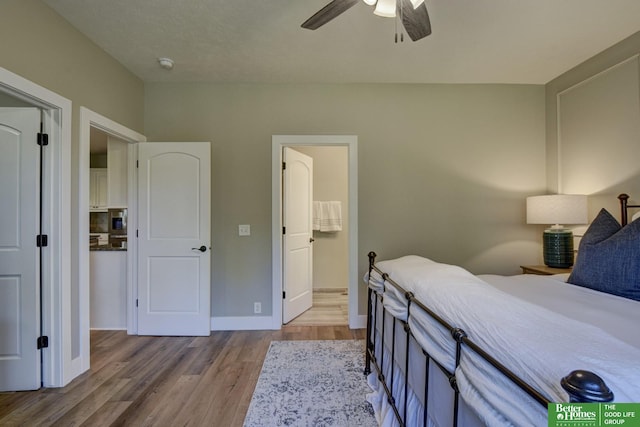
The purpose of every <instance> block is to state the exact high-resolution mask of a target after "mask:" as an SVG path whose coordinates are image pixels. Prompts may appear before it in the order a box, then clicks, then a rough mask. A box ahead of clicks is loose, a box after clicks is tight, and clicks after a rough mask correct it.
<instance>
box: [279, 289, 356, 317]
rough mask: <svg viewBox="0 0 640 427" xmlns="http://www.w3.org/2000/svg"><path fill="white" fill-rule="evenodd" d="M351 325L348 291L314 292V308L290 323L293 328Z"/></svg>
mask: <svg viewBox="0 0 640 427" xmlns="http://www.w3.org/2000/svg"><path fill="white" fill-rule="evenodd" d="M348 324H349V296H348V294H347V290H346V289H337V290H331V291H329V290H325V291H314V292H313V302H312V307H311V308H310V309H309V310H307V311H305V312H304V313H302V314H301V315H300V316H298V317H296V318H295V319H293V320H292V321H291V322H289V325H292V326H335V325H348Z"/></svg>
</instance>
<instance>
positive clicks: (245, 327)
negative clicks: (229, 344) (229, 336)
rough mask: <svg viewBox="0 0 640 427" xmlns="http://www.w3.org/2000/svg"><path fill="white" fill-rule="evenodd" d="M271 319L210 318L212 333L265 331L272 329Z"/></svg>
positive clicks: (243, 317)
mask: <svg viewBox="0 0 640 427" xmlns="http://www.w3.org/2000/svg"><path fill="white" fill-rule="evenodd" d="M271 325H272V319H271V317H269V316H228V317H212V318H211V330H212V331H265V330H272V329H280V328H279V327H278V328H272V327H271Z"/></svg>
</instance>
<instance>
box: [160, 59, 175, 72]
mask: <svg viewBox="0 0 640 427" xmlns="http://www.w3.org/2000/svg"><path fill="white" fill-rule="evenodd" d="M158 63H159V64H160V66H161V67H162V68H164V69H165V70H171V69H173V59H171V58H158Z"/></svg>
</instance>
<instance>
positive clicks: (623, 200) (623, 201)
mask: <svg viewBox="0 0 640 427" xmlns="http://www.w3.org/2000/svg"><path fill="white" fill-rule="evenodd" d="M618 200H620V218H621V221H620V224H622V226H623V227H624V226H625V225H627V222H628V218H629V209H632V208H633V209H636V208H640V205H630V204H629V195H628V194H625V193H622V194H620V195H619V196H618Z"/></svg>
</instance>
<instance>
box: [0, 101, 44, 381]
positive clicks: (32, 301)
mask: <svg viewBox="0 0 640 427" xmlns="http://www.w3.org/2000/svg"><path fill="white" fill-rule="evenodd" d="M39 128H40V112H39V111H38V110H37V109H35V108H24V109H11V108H0V200H1V201H2V203H0V218H2V220H1V221H0V391H8V390H36V389H38V388H40V353H39V351H38V349H37V344H36V340H37V338H38V335H39V330H40V303H39V298H40V296H39V292H40V290H39V285H38V283H39V279H38V275H39V249H38V248H37V247H36V235H37V234H38V232H39V231H38V230H39V225H38V223H39V198H38V197H39V196H38V195H39V194H40V188H39V170H40V160H39V146H38V145H37V142H36V138H37V133H38V130H39Z"/></svg>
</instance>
